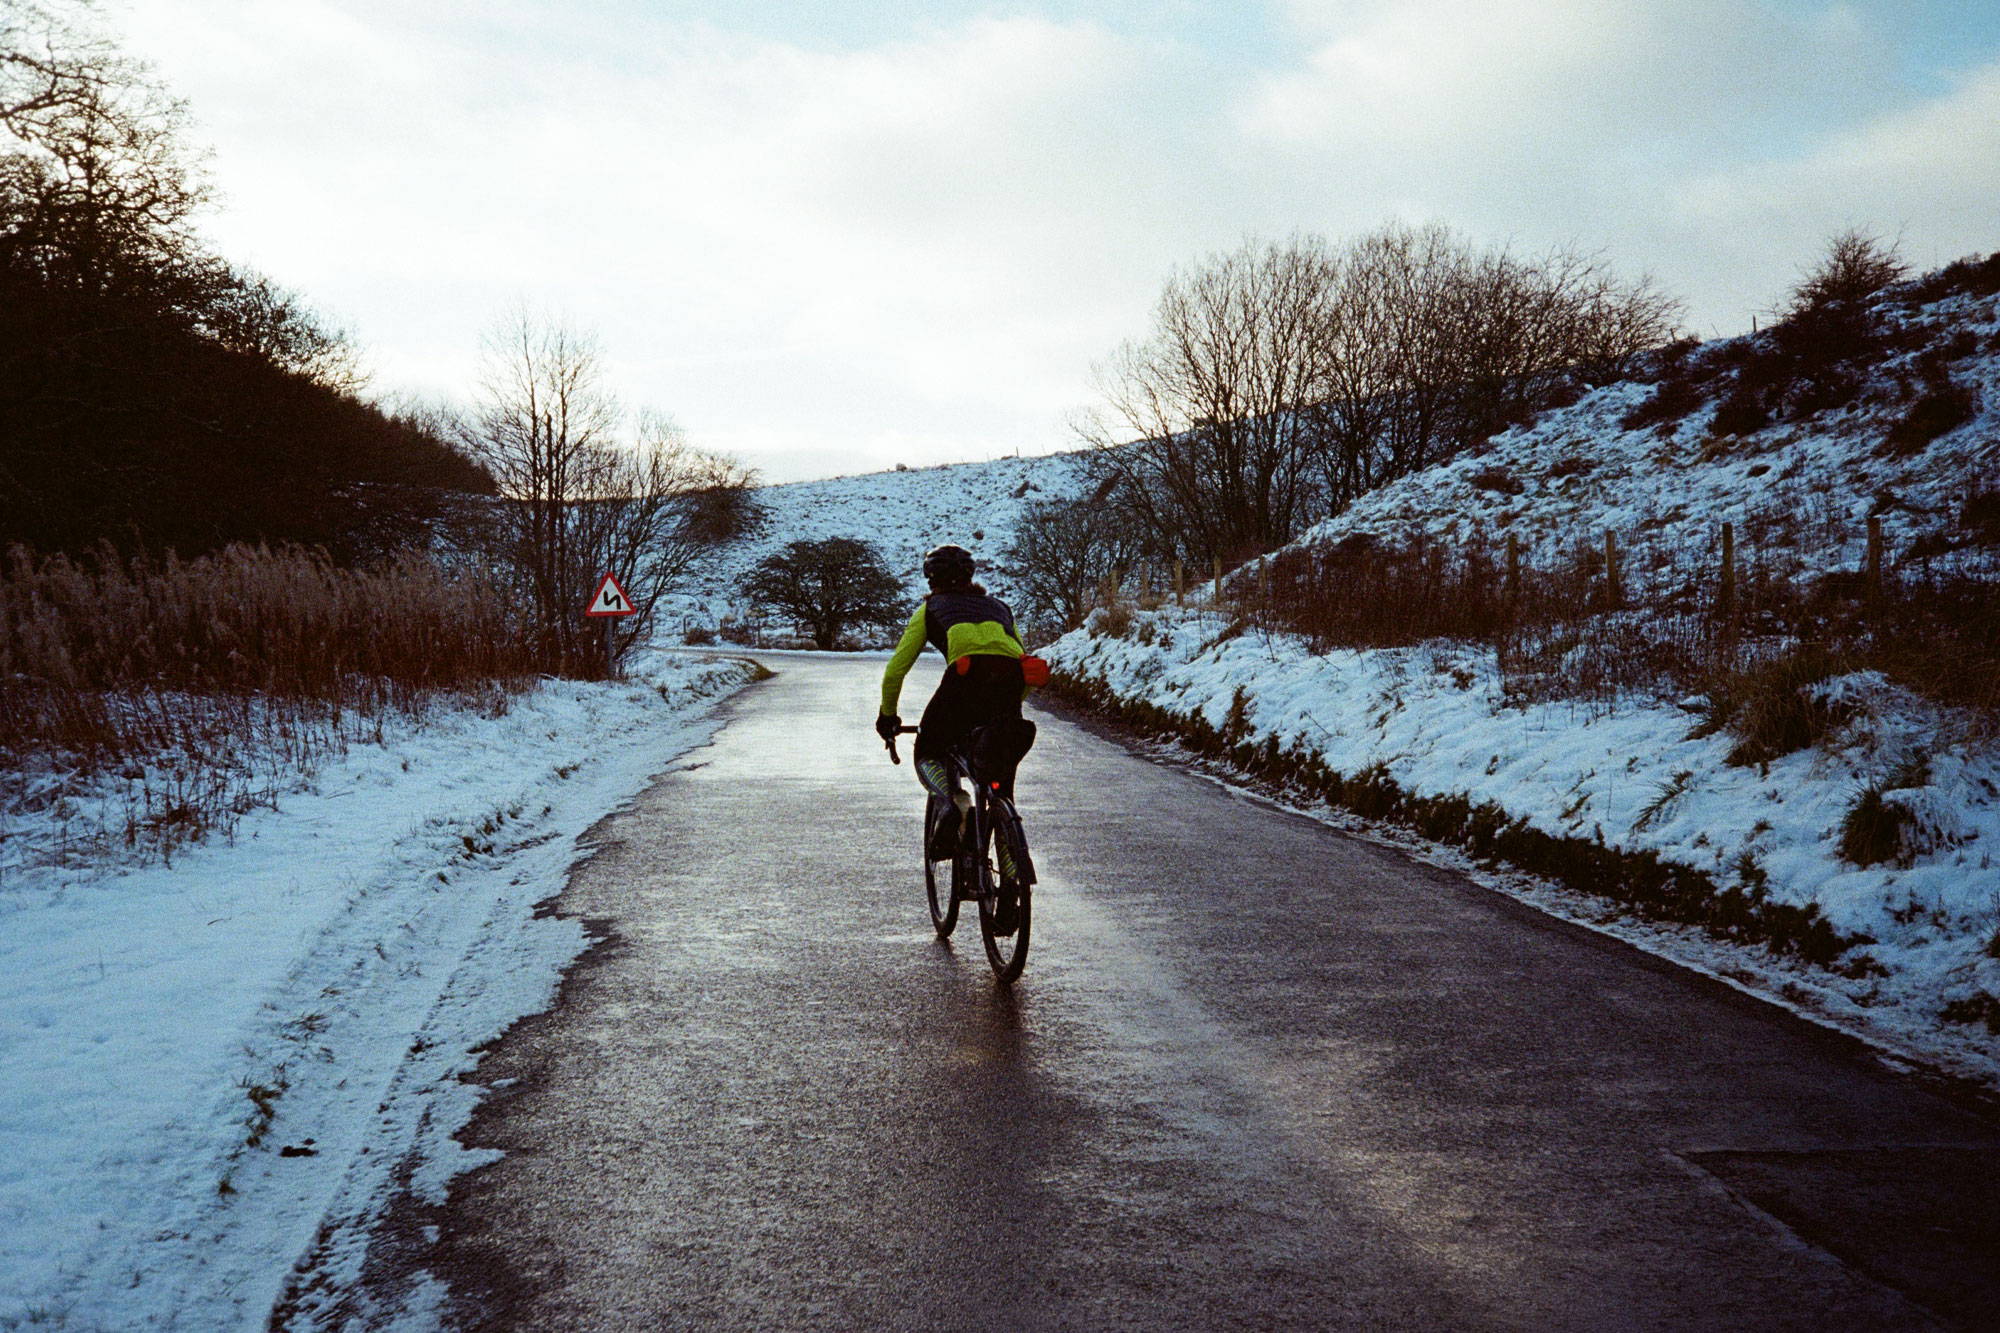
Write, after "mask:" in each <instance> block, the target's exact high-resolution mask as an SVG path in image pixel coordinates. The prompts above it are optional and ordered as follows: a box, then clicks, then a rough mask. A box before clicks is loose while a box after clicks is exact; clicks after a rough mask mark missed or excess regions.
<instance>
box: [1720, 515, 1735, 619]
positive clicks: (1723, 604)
mask: <svg viewBox="0 0 2000 1333" xmlns="http://www.w3.org/2000/svg"><path fill="white" fill-rule="evenodd" d="M1715 614H1716V616H1717V617H1718V618H1719V619H1721V620H1723V621H1729V620H1733V619H1735V616H1736V525H1735V524H1734V523H1724V524H1723V525H1722V572H1721V577H1720V581H1719V583H1718V585H1717V587H1716V590H1715Z"/></svg>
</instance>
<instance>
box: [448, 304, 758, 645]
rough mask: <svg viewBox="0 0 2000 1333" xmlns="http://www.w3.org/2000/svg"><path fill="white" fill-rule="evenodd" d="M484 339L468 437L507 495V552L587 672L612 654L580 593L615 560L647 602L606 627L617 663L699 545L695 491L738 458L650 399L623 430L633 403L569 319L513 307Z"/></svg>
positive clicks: (531, 596)
mask: <svg viewBox="0 0 2000 1333" xmlns="http://www.w3.org/2000/svg"><path fill="white" fill-rule="evenodd" d="M485 350H486V362H485V373H484V376H483V378H482V382H481V391H480V400H479V405H478V410H477V412H476V414H475V416H474V417H473V418H472V420H471V421H470V423H469V424H468V428H467V438H466V444H467V446H468V448H469V449H470V451H471V452H472V453H473V455H474V456H475V457H476V458H478V459H479V461H480V462H482V463H484V464H485V466H486V467H487V468H488V470H489V471H491V472H492V474H493V477H494V480H495V481H496V482H497V483H498V485H499V487H500V491H501V494H502V496H503V497H504V503H503V504H502V506H501V510H500V515H501V517H500V521H499V532H500V536H499V551H498V554H499V556H500V557H501V561H502V563H503V564H504V566H505V567H506V568H507V569H509V570H510V571H511V572H512V573H513V575H514V577H515V579H516V581H517V582H518V584H519V585H520V587H521V590H522V595H523V597H524V598H525V599H526V600H527V602H528V603H529V605H530V606H531V608H532V610H533V623H534V626H535V632H536V633H537V635H538V636H540V638H541V641H542V644H543V648H544V651H545V653H546V654H547V655H549V656H551V657H552V658H554V659H556V660H560V661H561V662H563V663H564V664H565V669H566V670H569V671H574V672H577V673H579V674H588V673H590V672H591V671H592V670H594V669H598V668H601V667H603V666H604V665H606V658H605V653H604V650H603V648H602V647H601V646H600V645H599V643H598V641H597V637H596V636H597V635H598V634H599V633H602V632H603V631H599V630H595V629H589V628H586V627H585V625H584V623H583V620H582V617H581V612H582V609H583V602H584V599H585V598H587V597H588V596H589V594H590V591H591V589H592V588H594V587H595V586H596V582H597V580H598V579H599V578H600V577H601V576H602V575H603V574H605V573H606V572H611V573H616V574H618V575H619V576H620V579H621V582H622V583H623V586H624V587H625V589H626V592H627V593H628V594H629V595H630V596H631V598H632V601H633V605H634V606H635V607H636V608H637V610H638V612H639V614H637V615H635V616H632V617H629V618H627V619H625V620H623V621H622V622H620V623H619V624H618V625H617V626H616V627H614V629H613V630H612V631H610V633H611V636H612V637H611V639H610V643H611V649H612V651H611V654H610V659H609V664H610V665H612V666H614V667H615V664H616V662H617V660H618V659H619V657H620V656H621V655H622V654H623V653H624V652H625V651H626V650H627V649H629V648H630V647H631V646H632V645H633V644H634V643H636V642H638V641H639V640H640V639H642V638H643V637H644V636H645V634H646V632H647V630H648V628H649V625H650V621H651V618H652V614H653V610H654V607H655V605H656V604H657V603H658V601H659V599H660V597H661V596H662V595H664V594H665V593H667V592H669V591H671V590H672V588H673V587H674V586H675V585H676V584H677V583H678V582H679V581H680V580H681V579H682V578H683V577H684V576H685V574H686V573H687V571H688V568H689V567H690V565H691V564H692V563H693V561H694V559H695V558H696V556H697V555H698V554H699V552H700V550H701V549H702V542H701V540H700V538H699V536H698V535H697V534H696V533H695V531H694V525H693V524H692V523H691V521H690V514H691V499H692V497H694V496H697V495H699V494H701V493H702V492H703V491H704V490H706V489H708V488H710V487H712V486H714V485H715V484H716V480H717V478H718V477H730V476H735V475H738V473H739V471H740V470H739V469H737V467H736V465H734V464H733V463H731V462H730V461H729V460H727V459H724V458H720V457H717V456H716V455H713V454H707V453H703V452H701V451H699V450H696V449H694V448H691V447H690V446H689V445H688V443H687V442H686V440H685V439H684V438H683V437H682V435H681V433H680V431H679V429H678V428H677V427H676V426H675V425H674V424H673V422H672V420H671V419H669V418H667V417H665V416H662V415H659V414H657V413H651V412H642V413H640V414H639V415H638V417H637V419H636V423H635V427H634V437H633V438H632V439H630V440H626V439H624V438H622V437H621V431H622V430H623V429H624V427H625V424H626V423H625V414H624V413H623V411H622V410H621V409H620V407H619V404H618V402H617V400H616V399H615V398H614V397H613V396H612V395H611V393H610V391H609V389H608V388H607V387H606V386H605V384H604V381H603V372H602V365H601V362H600V359H599V353H598V349H597V345H596V342H595V341H594V340H593V339H592V338H590V337H589V336H588V335H585V334H582V333H579V332H578V331H576V330H575V329H573V328H571V327H570V326H569V325H567V324H565V323H562V322H560V321H552V320H547V319H540V318H537V317H535V316H533V315H531V314H529V313H527V312H526V311H520V312H516V313H515V314H514V315H512V316H510V317H509V318H508V320H507V321H506V322H505V323H504V324H503V325H502V326H501V327H500V328H499V329H497V330H496V331H495V332H494V333H493V334H491V335H490V336H489V337H488V339H487V344H486V349H485Z"/></svg>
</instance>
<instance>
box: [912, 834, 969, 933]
mask: <svg viewBox="0 0 2000 1333" xmlns="http://www.w3.org/2000/svg"><path fill="white" fill-rule="evenodd" d="M941 814H943V810H942V809H941V808H940V807H939V805H938V803H937V802H936V801H935V800H932V801H926V802H924V845H923V850H922V852H921V855H922V856H923V858H924V895H925V897H927V898H928V899H929V900H930V907H931V926H932V928H933V929H935V930H936V931H937V934H938V938H939V939H941V940H948V939H950V938H951V932H952V931H953V930H954V929H956V928H957V926H958V904H959V899H960V894H959V891H958V890H959V884H958V862H957V861H956V860H952V861H933V860H931V834H932V833H933V832H934V831H935V830H936V829H937V821H938V818H939V816H940V815H941ZM940 901H942V906H940Z"/></svg>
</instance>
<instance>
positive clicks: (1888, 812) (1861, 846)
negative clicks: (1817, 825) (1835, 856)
mask: <svg viewBox="0 0 2000 1333" xmlns="http://www.w3.org/2000/svg"><path fill="white" fill-rule="evenodd" d="M1915 823H1916V816H1915V815H1913V814H1911V813H1910V809H1909V807H1908V806H1906V805H1903V804H1902V803H1901V802H1899V801H1891V800H1887V799H1885V798H1884V797H1883V795H1882V788H1880V787H1879V786H1872V787H1869V788H1867V789H1866V790H1865V791H1863V792H1862V793H1861V795H1860V796H1859V797H1857V798H1856V799H1855V802H1854V804H1853V805H1852V806H1850V807H1849V808H1848V811H1847V814H1846V815H1844V816H1843V817H1842V818H1841V821H1840V856H1841V859H1842V860H1844V861H1848V862H1851V863H1852V864H1854V865H1857V866H1872V865H1880V864H1882V863H1883V862H1885V861H1896V862H1903V861H1905V860H1906V859H1907V857H1908V853H1907V851H1906V848H1905V835H1906V833H1907V831H1908V830H1909V829H1910V828H1911V826H1912V825H1914V824H1915Z"/></svg>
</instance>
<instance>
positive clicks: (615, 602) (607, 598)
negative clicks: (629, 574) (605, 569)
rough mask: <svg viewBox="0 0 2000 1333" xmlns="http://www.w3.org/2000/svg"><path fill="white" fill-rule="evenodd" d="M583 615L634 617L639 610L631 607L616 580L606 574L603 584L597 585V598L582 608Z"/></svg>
mask: <svg viewBox="0 0 2000 1333" xmlns="http://www.w3.org/2000/svg"><path fill="white" fill-rule="evenodd" d="M583 613H584V614H585V615H587V616H636V615H638V614H639V608H638V607H636V606H634V605H632V599H631V598H630V597H627V596H626V595H625V590H624V589H623V588H621V587H619V586H618V580H617V579H614V578H612V577H611V576H610V575H609V574H606V575H605V576H604V582H602V583H600V584H598V585H597V596H595V597H593V598H591V599H590V605H589V606H588V607H585V608H584V612H583Z"/></svg>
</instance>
